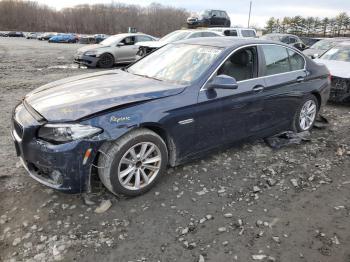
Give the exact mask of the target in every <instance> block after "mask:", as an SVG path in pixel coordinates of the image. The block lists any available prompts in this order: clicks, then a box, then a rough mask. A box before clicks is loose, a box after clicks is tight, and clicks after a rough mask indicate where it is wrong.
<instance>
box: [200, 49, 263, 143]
mask: <svg viewBox="0 0 350 262" xmlns="http://www.w3.org/2000/svg"><path fill="white" fill-rule="evenodd" d="M216 75H228V76H231V77H234V78H235V79H236V81H237V82H238V88H237V89H235V90H232V89H211V88H209V86H210V82H211V80H209V81H208V83H207V85H206V86H205V87H204V88H203V90H201V91H200V92H199V96H198V104H197V107H196V112H195V114H196V119H197V121H196V133H197V134H198V136H197V146H198V150H201V149H205V148H212V147H217V146H218V145H220V144H223V143H228V142H235V141H238V140H240V139H242V138H246V137H249V136H251V135H253V134H254V133H255V132H256V131H257V130H259V129H260V120H259V119H260V117H259V115H260V112H261V111H262V109H263V108H262V106H263V103H262V101H263V99H261V98H260V97H261V95H262V94H263V90H264V84H265V83H264V80H263V79H261V78H257V76H258V59H257V47H256V46H251V47H247V48H243V49H240V50H238V51H236V52H235V53H234V54H232V55H231V56H229V57H228V58H227V60H226V61H225V62H224V64H223V65H222V66H221V67H220V68H219V69H218V70H217V72H216V74H215V75H214V77H215V76H216Z"/></svg>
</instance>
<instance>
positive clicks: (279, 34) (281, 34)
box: [265, 33, 298, 37]
mask: <svg viewBox="0 0 350 262" xmlns="http://www.w3.org/2000/svg"><path fill="white" fill-rule="evenodd" d="M265 35H278V36H296V37H298V36H297V35H293V34H284V33H270V34H265Z"/></svg>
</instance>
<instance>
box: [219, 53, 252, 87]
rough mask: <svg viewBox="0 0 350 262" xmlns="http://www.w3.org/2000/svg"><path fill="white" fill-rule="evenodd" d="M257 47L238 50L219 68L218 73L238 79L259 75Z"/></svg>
mask: <svg viewBox="0 0 350 262" xmlns="http://www.w3.org/2000/svg"><path fill="white" fill-rule="evenodd" d="M257 61H258V60H257V50H256V47H247V48H243V49H240V50H238V51H236V52H235V53H234V54H232V55H231V56H230V57H229V58H228V59H227V60H226V61H225V62H224V64H223V65H222V66H221V67H220V68H219V70H218V75H228V76H231V77H233V78H234V79H236V81H242V80H248V79H251V78H254V77H256V76H257V70H256V68H257Z"/></svg>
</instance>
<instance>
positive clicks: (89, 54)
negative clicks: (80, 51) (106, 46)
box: [84, 50, 97, 56]
mask: <svg viewBox="0 0 350 262" xmlns="http://www.w3.org/2000/svg"><path fill="white" fill-rule="evenodd" d="M84 55H88V56H96V55H97V51H96V50H92V51H86V52H85V53H84Z"/></svg>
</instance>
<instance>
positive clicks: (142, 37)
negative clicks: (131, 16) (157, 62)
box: [136, 35, 153, 42]
mask: <svg viewBox="0 0 350 262" xmlns="http://www.w3.org/2000/svg"><path fill="white" fill-rule="evenodd" d="M143 41H153V39H152V38H150V37H149V36H145V35H138V36H137V37H136V42H143Z"/></svg>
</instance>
